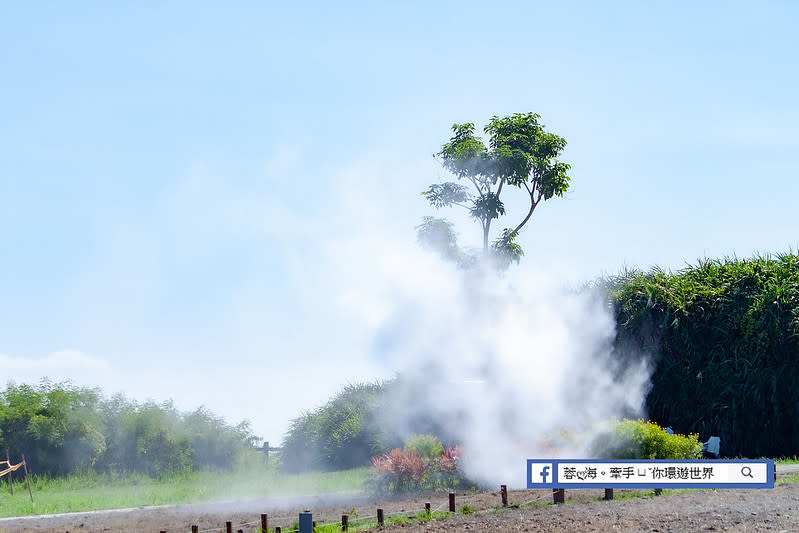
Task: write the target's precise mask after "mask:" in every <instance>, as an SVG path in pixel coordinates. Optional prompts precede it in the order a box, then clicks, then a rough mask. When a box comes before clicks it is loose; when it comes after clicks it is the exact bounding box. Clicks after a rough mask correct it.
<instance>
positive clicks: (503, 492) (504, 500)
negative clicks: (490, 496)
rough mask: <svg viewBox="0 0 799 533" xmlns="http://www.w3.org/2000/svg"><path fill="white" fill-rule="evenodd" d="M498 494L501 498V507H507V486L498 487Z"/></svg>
mask: <svg viewBox="0 0 799 533" xmlns="http://www.w3.org/2000/svg"><path fill="white" fill-rule="evenodd" d="M499 494H500V496H502V507H507V506H508V486H507V485H500V486H499Z"/></svg>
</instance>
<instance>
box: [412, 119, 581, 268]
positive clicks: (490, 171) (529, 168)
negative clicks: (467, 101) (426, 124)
mask: <svg viewBox="0 0 799 533" xmlns="http://www.w3.org/2000/svg"><path fill="white" fill-rule="evenodd" d="M540 118H541V117H540V115H538V114H535V113H516V114H513V115H511V116H508V117H503V118H499V117H497V116H494V117H492V118H491V120H490V121H489V123H488V125H487V126H486V127H485V128H484V130H483V131H484V133H485V134H486V135H488V137H489V143H488V146H486V145H485V144H484V143H483V140H482V139H481V138H480V137H478V136H476V135H475V133H474V124H472V123H465V124H454V125H453V126H452V131H453V133H454V135H453V136H452V138H451V139H450V140H449V142H448V143H446V144H444V145H443V146H442V148H441V151H440V152H439V153H438V154H437V157H438V158H439V159H440V160H441V163H442V165H443V166H444V168H445V169H447V170H448V171H450V172H451V173H452V174H453V175H454V176H455V177H456V179H457V181H448V182H444V183H436V184H433V185H431V186H430V187H429V188H428V189H427V190H426V191H424V192H423V193H422V194H423V195H424V196H425V197H426V198H427V200H428V201H429V202H430V205H432V206H433V207H435V208H436V209H440V208H442V207H451V206H457V207H461V208H463V209H466V210H467V211H468V212H469V215H470V216H471V217H472V218H473V219H475V220H476V221H477V222H478V223H479V224H480V228H481V230H482V237H483V253H484V254H485V255H487V256H488V255H492V256H493V257H495V258H496V259H498V260H499V261H500V263H501V264H503V265H504V266H507V265H509V264H510V262H512V261H516V262H518V261H519V259H520V258H521V256H522V255H523V254H524V252H523V250H522V248H521V246H519V244H517V243H516V242H515V240H516V237H517V236H518V234H519V231H520V230H521V229H522V228H523V227H524V226H525V225H526V224H527V223H528V222H529V220H530V217H532V215H533V212H534V211H535V209H536V207H538V205H539V204H540V203H541V201H542V200H549V199H550V198H552V197H554V196H563V194H564V193H565V192H566V190H568V188H569V180H570V178H569V176H568V175H567V172H568V170H569V168H570V165H569V164H567V163H563V162H561V161H559V160H558V157H559V156H560V154H561V152H562V151H563V149H564V148H565V147H566V140H565V139H563V137H559V136H557V135H555V134H554V133H549V132H547V131H546V130H545V129H544V125H543V124H541V123H540V122H539V119H540ZM508 188H512V189H517V190H519V191H520V192H521V191H524V192H525V194H526V196H527V198H528V199H529V208H528V210H527V212H526V213H525V214H524V216H523V217H521V218H519V219H518V222H517V223H516V224H515V225H514V226H512V227H506V228H504V229H503V230H502V232H501V234H500V236H499V237H498V238H496V239H495V240H494V242H493V243H490V244H489V236H490V231H491V224H492V223H493V221H494V220H496V219H498V218H499V217H500V216H505V215H506V213H505V204H504V203H503V202H502V199H501V196H502V193H503V190H505V189H508ZM506 194H507V193H506ZM417 231H418V237H419V240H420V241H421V242H422V243H423V244H426V245H427V246H430V247H432V248H435V249H438V250H440V251H442V253H444V254H445V255H446V256H447V257H452V256H453V249H457V244H456V241H455V235H454V232H453V231H452V225H451V224H450V223H449V222H447V221H446V220H444V219H440V218H435V217H425V219H424V221H423V223H422V224H421V225H419V226H418V227H417ZM456 255H457V254H456Z"/></svg>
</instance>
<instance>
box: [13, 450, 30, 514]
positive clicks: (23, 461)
mask: <svg viewBox="0 0 799 533" xmlns="http://www.w3.org/2000/svg"><path fill="white" fill-rule="evenodd" d="M22 468H24V469H25V483H27V484H28V496H30V497H31V503H33V491H31V478H30V477H29V476H28V463H27V462H25V454H24V453H23V454H22ZM9 475H11V473H10V472H9ZM9 479H11V478H9Z"/></svg>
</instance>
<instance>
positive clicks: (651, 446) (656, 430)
mask: <svg viewBox="0 0 799 533" xmlns="http://www.w3.org/2000/svg"><path fill="white" fill-rule="evenodd" d="M594 453H595V454H597V455H600V456H602V458H606V459H699V458H701V457H702V443H701V442H699V439H698V437H697V435H677V434H674V435H672V434H669V433H668V432H667V431H666V430H665V429H663V428H662V427H660V426H658V425H657V424H655V423H654V422H647V421H644V420H622V421H621V422H616V423H615V424H614V427H613V428H612V429H611V431H608V432H605V433H603V434H601V435H600V436H599V437H598V438H597V439H596V440H595V442H594Z"/></svg>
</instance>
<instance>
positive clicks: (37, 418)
mask: <svg viewBox="0 0 799 533" xmlns="http://www.w3.org/2000/svg"><path fill="white" fill-rule="evenodd" d="M253 440H254V437H253V435H252V433H251V432H250V428H249V425H248V424H247V423H246V422H244V423H241V424H239V425H236V426H231V425H229V424H227V423H226V422H225V421H224V420H223V419H221V418H219V417H217V416H215V415H214V414H213V413H211V412H210V411H208V410H205V409H203V408H200V409H197V410H196V411H193V412H190V413H181V412H179V411H178V410H177V409H175V407H174V406H173V405H172V404H171V403H170V402H167V403H163V404H156V403H152V402H147V403H143V404H138V403H135V402H132V401H130V400H128V399H126V398H125V397H123V396H119V395H117V396H114V397H112V398H110V399H106V398H105V397H103V395H102V394H101V393H100V390H99V389H89V388H80V387H75V386H73V385H71V384H70V383H58V384H53V383H50V382H48V381H43V382H42V383H40V384H39V385H14V384H9V385H8V386H7V387H6V389H5V390H4V391H2V392H0V456H2V458H3V459H5V453H6V450H8V451H9V453H10V454H11V457H12V461H14V462H15V461H18V460H19V459H20V457H21V455H22V454H25V459H26V461H27V463H28V465H29V469H31V470H32V471H33V472H34V473H37V474H48V475H63V474H68V473H74V472H85V471H89V470H91V471H95V472H101V473H110V474H124V473H143V474H147V475H150V476H154V477H157V476H164V475H172V474H176V473H183V472H187V471H191V470H194V469H198V468H204V467H213V468H216V467H219V468H228V467H232V466H234V465H235V464H236V463H237V462H238V461H239V460H240V459H241V458H242V457H243V454H244V453H245V452H246V450H247V449H248V448H250V447H251V445H252V443H253Z"/></svg>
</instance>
